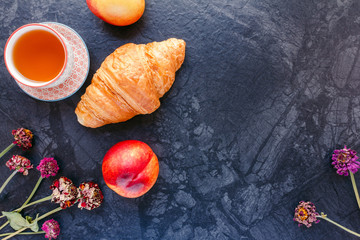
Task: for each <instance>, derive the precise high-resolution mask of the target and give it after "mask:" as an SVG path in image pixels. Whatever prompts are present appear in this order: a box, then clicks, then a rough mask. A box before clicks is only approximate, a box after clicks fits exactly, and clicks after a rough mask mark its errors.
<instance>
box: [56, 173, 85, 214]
mask: <svg viewBox="0 0 360 240" xmlns="http://www.w3.org/2000/svg"><path fill="white" fill-rule="evenodd" d="M50 189H51V190H53V192H52V194H51V196H52V199H51V201H52V202H55V203H59V204H60V207H61V208H62V209H65V208H67V207H71V206H72V205H74V204H75V202H76V200H77V195H78V191H77V188H76V186H75V185H74V184H73V182H72V181H71V180H70V179H68V178H66V177H60V178H59V179H57V180H55V181H54V183H53V185H51V186H50Z"/></svg>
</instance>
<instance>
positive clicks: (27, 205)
mask: <svg viewBox="0 0 360 240" xmlns="http://www.w3.org/2000/svg"><path fill="white" fill-rule="evenodd" d="M48 200H51V195H50V196H47V197H44V198H41V199H39V200H36V201H34V202H31V203H28V204H26V205H23V206H21V207H19V208H17V209H15V210H14V211H13V212H20V211H21V210H23V209H24V208H27V207H30V206H32V205H35V204H38V203H41V202H45V201H48Z"/></svg>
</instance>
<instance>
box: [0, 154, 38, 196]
mask: <svg viewBox="0 0 360 240" xmlns="http://www.w3.org/2000/svg"><path fill="white" fill-rule="evenodd" d="M6 166H7V167H8V168H9V169H10V170H14V172H13V173H12V174H11V175H10V176H9V177H8V178H7V179H6V180H5V182H4V183H3V185H2V186H1V188H0V194H1V193H2V191H3V190H4V188H5V187H6V185H7V184H8V183H9V182H10V180H11V179H12V178H13V177H14V176H15V174H16V173H18V172H19V173H22V174H23V175H28V173H29V169H32V168H33V165H32V164H31V162H30V160H29V159H27V158H26V157H23V156H19V155H14V156H13V157H12V158H11V159H10V160H9V161H7V162H6Z"/></svg>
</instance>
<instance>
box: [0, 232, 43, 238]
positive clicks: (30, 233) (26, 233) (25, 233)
mask: <svg viewBox="0 0 360 240" xmlns="http://www.w3.org/2000/svg"><path fill="white" fill-rule="evenodd" d="M44 233H45V232H44V231H40V232H24V233H23V232H22V233H18V235H33V234H44ZM10 234H12V233H2V234H0V237H6V236H8V235H10Z"/></svg>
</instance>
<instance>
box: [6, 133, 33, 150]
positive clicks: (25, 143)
mask: <svg viewBox="0 0 360 240" xmlns="http://www.w3.org/2000/svg"><path fill="white" fill-rule="evenodd" d="M11 133H12V135H13V136H14V142H13V143H14V144H16V145H18V146H19V147H22V148H23V149H29V148H31V147H32V144H31V141H32V139H33V137H34V135H33V134H32V132H31V131H30V130H29V129H25V128H18V129H16V130H12V132H11Z"/></svg>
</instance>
